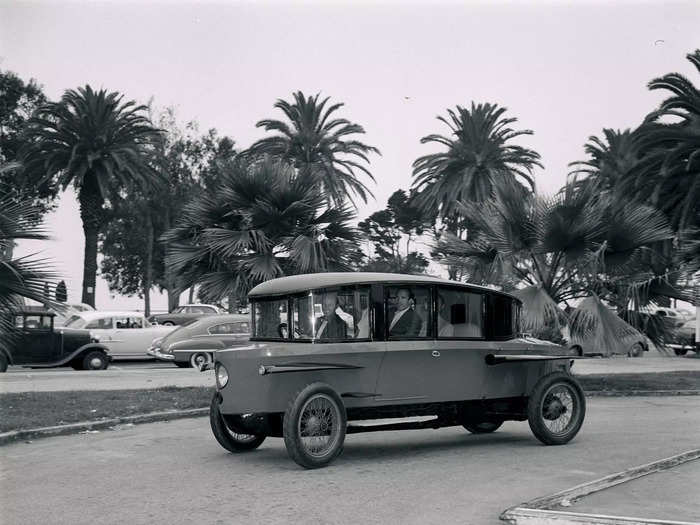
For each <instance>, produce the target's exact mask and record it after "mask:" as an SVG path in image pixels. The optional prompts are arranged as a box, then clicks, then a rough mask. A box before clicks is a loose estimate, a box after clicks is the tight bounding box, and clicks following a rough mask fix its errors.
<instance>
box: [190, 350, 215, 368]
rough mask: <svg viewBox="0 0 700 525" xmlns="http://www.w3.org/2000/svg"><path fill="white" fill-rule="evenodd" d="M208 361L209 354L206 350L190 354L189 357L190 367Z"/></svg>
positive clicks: (198, 365) (209, 360) (209, 359)
mask: <svg viewBox="0 0 700 525" xmlns="http://www.w3.org/2000/svg"><path fill="white" fill-rule="evenodd" d="M209 362H211V356H210V355H209V354H207V353H206V352H197V353H196V354H192V357H190V366H191V367H192V368H199V367H200V365H203V364H204V363H209Z"/></svg>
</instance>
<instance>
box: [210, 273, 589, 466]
mask: <svg viewBox="0 0 700 525" xmlns="http://www.w3.org/2000/svg"><path fill="white" fill-rule="evenodd" d="M248 298H249V299H250V301H251V323H252V337H251V339H250V344H249V345H246V346H244V347H242V348H241V347H236V348H231V349H226V350H217V351H216V352H215V353H214V360H215V361H214V369H215V377H216V392H215V394H214V396H213V398H212V402H211V405H210V413H209V415H210V424H211V429H212V432H213V434H214V437H215V438H216V439H217V441H218V442H219V444H221V446H223V447H224V448H225V449H227V450H229V451H230V452H244V451H248V450H253V449H255V448H257V447H258V446H260V444H262V443H263V441H264V440H265V439H266V438H267V437H282V438H283V439H284V443H285V446H286V449H287V452H288V454H289V455H290V457H291V458H292V459H293V460H294V461H296V462H297V463H298V464H299V465H301V466H303V467H305V468H316V467H322V466H325V465H327V464H329V463H330V462H331V461H333V459H334V458H336V457H337V456H338V455H339V454H340V453H341V451H342V449H343V443H344V441H345V436H346V434H349V433H353V432H367V431H377V430H399V429H410V428H439V427H446V426H459V425H461V426H463V427H464V428H465V429H466V430H468V431H469V432H472V433H476V434H483V433H489V432H493V431H495V430H497V429H498V428H499V427H500V426H501V424H502V423H503V422H504V421H507V420H516V421H525V420H527V421H528V422H529V425H530V428H531V430H532V432H533V434H534V435H535V436H536V437H537V438H538V439H539V440H540V441H541V442H542V443H544V444H547V445H561V444H564V443H567V442H569V441H570V440H571V439H572V438H573V437H574V436H575V435H576V434H577V433H578V431H579V429H580V428H581V425H582V424H583V420H584V416H585V410H586V404H585V398H584V394H583V391H582V389H581V387H580V385H579V383H578V382H577V380H576V379H575V378H574V377H573V376H572V375H571V374H570V367H571V365H572V363H573V361H574V359H573V358H572V357H570V356H564V355H561V350H562V348H561V347H559V346H558V345H552V344H539V343H537V342H533V341H528V340H525V339H521V338H519V337H518V332H519V324H520V310H521V302H520V300H519V299H517V298H516V297H514V296H512V295H509V294H507V293H503V292H499V291H495V290H491V289H488V288H483V287H478V286H473V285H467V284H463V283H457V282H453V281H448V280H445V279H438V278H434V277H426V276H409V275H398V274H381V273H321V274H313V275H299V276H292V277H283V278H280V279H273V280H271V281H267V282H265V283H262V284H260V285H258V286H256V287H255V288H254V289H253V290H252V291H251V292H250V294H249V295H248ZM317 312H319V314H320V315H319V314H317ZM209 367H210V365H208V364H206V363H205V364H204V365H203V366H202V367H201V368H202V369H207V368H209ZM380 419H381V420H386V419H390V420H391V421H390V422H382V421H378V420H380Z"/></svg>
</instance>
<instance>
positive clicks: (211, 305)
mask: <svg viewBox="0 0 700 525" xmlns="http://www.w3.org/2000/svg"><path fill="white" fill-rule="evenodd" d="M183 306H209V307H211V308H216V309H217V310H218V309H219V307H218V306H216V305H215V304H205V303H187V304H181V305H180V306H178V307H177V308H182V307H183Z"/></svg>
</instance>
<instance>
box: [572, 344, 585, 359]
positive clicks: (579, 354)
mask: <svg viewBox="0 0 700 525" xmlns="http://www.w3.org/2000/svg"><path fill="white" fill-rule="evenodd" d="M569 350H570V351H571V354H572V355H574V356H577V357H583V348H581V347H580V346H579V345H575V346H572V347H571V348H569Z"/></svg>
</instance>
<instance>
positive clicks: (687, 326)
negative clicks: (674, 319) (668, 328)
mask: <svg viewBox="0 0 700 525" xmlns="http://www.w3.org/2000/svg"><path fill="white" fill-rule="evenodd" d="M695 323H696V320H695V319H693V318H691V319H690V320H689V321H686V322H685V323H683V324H682V325H680V326H679V327H678V328H676V331H675V338H674V341H673V342H672V343H670V344H669V345H668V346H670V347H671V348H673V351H674V352H675V354H676V355H685V354H687V353H688V351H694V352H698V353H700V347H698V345H697V344H696V342H695Z"/></svg>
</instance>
